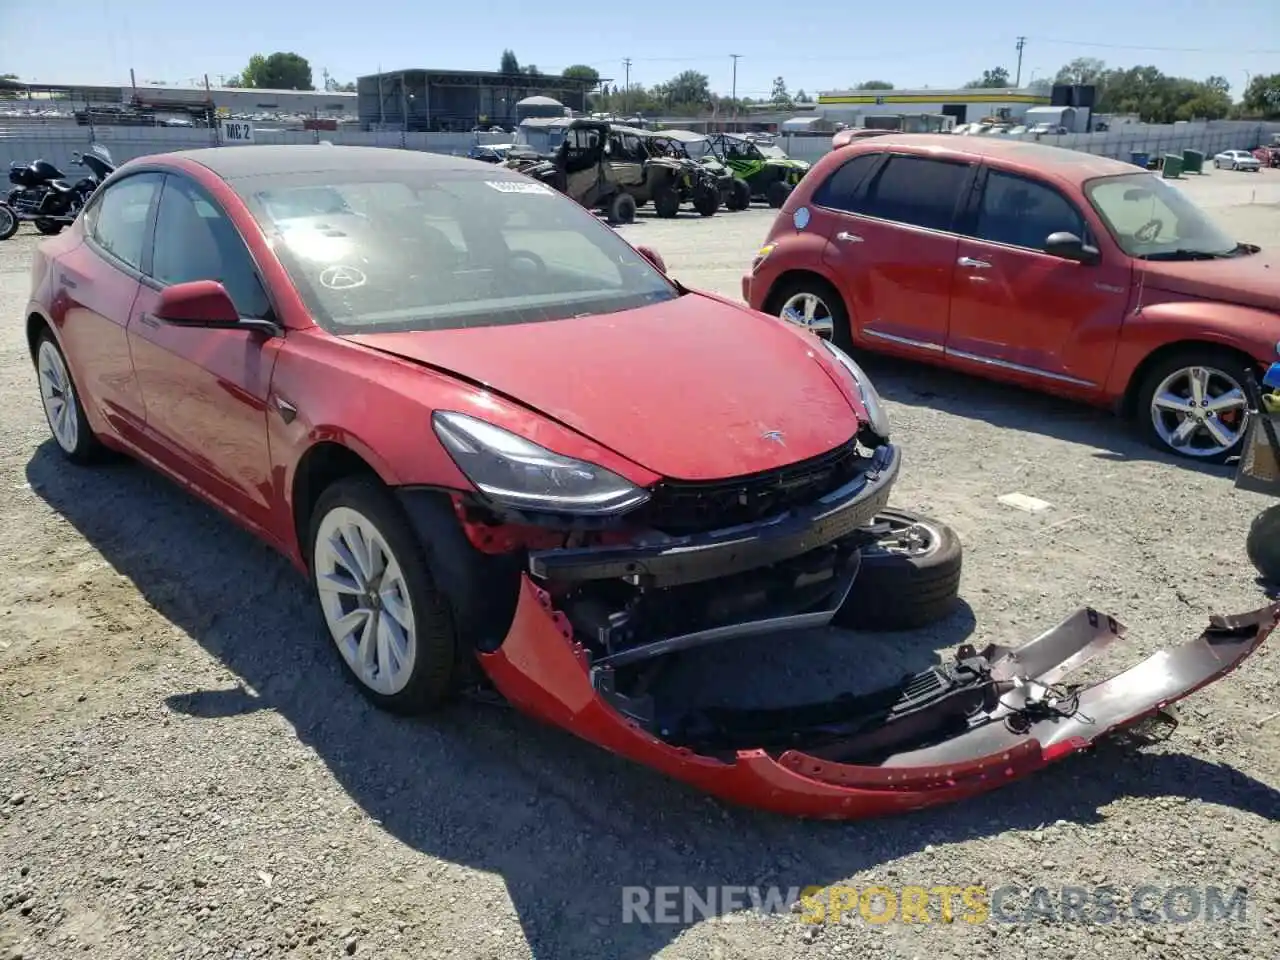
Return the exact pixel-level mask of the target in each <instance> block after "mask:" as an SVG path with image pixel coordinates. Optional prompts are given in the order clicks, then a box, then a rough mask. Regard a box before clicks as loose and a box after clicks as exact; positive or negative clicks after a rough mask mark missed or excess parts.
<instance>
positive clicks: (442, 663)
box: [307, 476, 462, 715]
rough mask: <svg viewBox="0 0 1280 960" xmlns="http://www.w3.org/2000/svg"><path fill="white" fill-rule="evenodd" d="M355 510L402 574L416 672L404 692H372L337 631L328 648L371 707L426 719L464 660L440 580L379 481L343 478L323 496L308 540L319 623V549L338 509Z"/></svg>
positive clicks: (454, 684)
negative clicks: (329, 520) (344, 650)
mask: <svg viewBox="0 0 1280 960" xmlns="http://www.w3.org/2000/svg"><path fill="white" fill-rule="evenodd" d="M344 507H345V508H347V509H350V510H354V511H355V512H357V513H358V514H360V515H361V516H362V517H364V518H366V519H367V520H368V521H369V522H370V523H371V524H372V525H373V527H374V528H375V529H376V530H377V532H378V534H379V535H380V536H381V537H382V539H383V541H384V542H385V544H386V545H387V547H388V548H389V550H390V551H391V553H392V554H393V555H394V557H395V561H396V563H398V564H399V567H400V571H401V573H402V574H403V579H404V583H405V584H406V586H407V588H408V590H407V592H408V597H407V598H404V599H405V602H407V603H408V604H409V607H410V610H411V611H412V615H413V622H414V631H413V634H414V635H413V644H414V651H413V656H414V659H413V666H412V667H411V668H410V671H409V679H408V680H407V682H406V683H405V684H404V686H403V688H401V689H400V690H398V691H396V692H394V693H391V694H384V693H381V692H379V691H376V690H374V689H372V688H370V687H369V686H368V685H366V684H365V682H364V681H363V680H362V679H361V678H360V677H359V675H358V674H357V673H356V672H355V671H354V670H353V669H352V668H351V665H350V664H348V663H347V661H346V659H345V658H344V657H343V656H342V654H341V651H339V649H338V642H337V640H336V639H335V638H334V637H333V631H331V630H329V629H328V627H327V621H326V628H325V632H326V633H328V634H329V644H330V646H331V647H332V648H333V651H334V655H335V656H337V658H338V660H339V662H340V663H341V664H342V667H343V669H344V670H345V671H346V673H347V676H348V677H349V678H351V680H352V682H354V683H355V685H356V686H357V687H358V688H359V690H360V692H361V693H362V694H364V695H365V697H367V698H368V699H369V700H370V701H371V702H372V703H374V704H375V705H376V706H378V707H380V708H381V709H383V710H386V711H388V712H390V713H397V714H403V715H412V714H419V713H425V712H427V711H430V710H432V709H435V708H437V707H439V706H441V705H442V704H444V703H446V702H447V701H448V700H449V698H450V696H451V695H452V694H453V693H454V692H455V691H456V689H457V678H458V676H459V674H460V671H461V662H462V658H461V656H460V646H459V643H458V637H457V632H456V631H455V629H454V624H453V618H452V615H451V613H450V610H449V605H448V603H447V602H446V600H445V598H444V597H443V596H442V595H441V593H440V591H439V590H437V588H436V585H435V584H436V580H435V578H434V577H433V576H432V573H431V570H430V568H429V567H428V563H427V559H426V554H425V552H424V550H423V548H422V544H421V543H420V542H419V540H418V538H417V536H416V535H415V534H414V532H413V527H412V525H411V524H410V522H409V519H408V517H406V516H405V513H404V510H403V508H402V507H401V506H400V504H399V503H397V502H396V499H395V497H394V496H392V494H391V492H390V491H389V490H388V489H387V488H386V487H385V486H384V485H383V484H382V483H381V481H379V480H378V479H377V478H375V477H370V476H352V477H344V478H343V479H341V480H338V481H336V482H335V483H333V484H332V485H331V486H329V487H328V488H327V489H325V491H324V492H323V493H322V494H320V497H319V499H318V500H317V502H316V507H315V510H314V511H313V512H312V515H311V522H310V526H309V530H308V539H307V560H308V566H309V568H310V570H311V583H312V589H313V590H315V595H316V604H317V607H318V608H319V610H320V616H321V620H322V621H325V612H324V608H323V604H322V602H321V600H320V589H319V586H318V577H317V572H318V571H317V563H316V548H317V539H318V537H319V535H320V533H321V529H322V527H323V525H324V522H325V519H326V517H328V516H329V514H330V513H332V512H333V511H334V510H336V509H338V508H344Z"/></svg>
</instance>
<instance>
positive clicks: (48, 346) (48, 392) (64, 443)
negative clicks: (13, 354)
mask: <svg viewBox="0 0 1280 960" xmlns="http://www.w3.org/2000/svg"><path fill="white" fill-rule="evenodd" d="M36 375H37V376H38V377H39V378H40V400H41V403H42V405H43V406H44V416H45V420H47V421H48V423H49V432H50V433H52V434H53V439H54V442H55V443H57V445H58V449H59V450H61V451H62V455H63V456H64V457H66V458H67V459H68V460H70V461H71V462H72V463H77V464H81V465H87V464H90V463H95V462H97V461H98V460H100V459H102V457H103V455H104V454H105V453H106V448H105V447H103V446H102V444H101V443H100V442H99V441H98V438H97V437H96V436H94V433H93V429H92V428H91V427H90V426H89V418H88V417H86V416H85V413H84V405H83V404H81V402H80V396H79V394H78V393H77V392H76V387H75V383H74V382H73V381H72V379H71V372H70V369H69V368H68V367H67V359H66V357H64V356H63V354H62V348H61V347H59V346H58V344H57V341H55V340H54V339H53V334H52V333H50V332H49V330H47V329H46V330H45V331H44V332H43V333H41V334H40V338H39V340H37V342H36Z"/></svg>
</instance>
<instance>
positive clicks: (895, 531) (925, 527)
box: [863, 516, 942, 558]
mask: <svg viewBox="0 0 1280 960" xmlns="http://www.w3.org/2000/svg"><path fill="white" fill-rule="evenodd" d="M874 522H875V523H877V524H881V523H883V524H888V526H889V532H888V533H886V534H885V535H884V536H882V537H881V538H880V539H879V540H877V541H876V542H875V543H874V544H872V545H871V546H870V547H864V548H863V552H864V553H865V552H866V551H868V550H870V551H875V552H877V553H894V554H898V555H900V556H904V557H916V558H919V557H927V556H929V555H930V554H931V553H935V552H937V550H938V548H939V547H940V546H941V545H942V532H941V531H940V530H938V529H937V528H935V527H934V526H933V525H932V524H930V523H928V522H926V521H924V520H912V521H910V522H908V521H906V520H903V519H899V518H897V517H892V516H888V517H886V516H880V517H876V518H875V521H874Z"/></svg>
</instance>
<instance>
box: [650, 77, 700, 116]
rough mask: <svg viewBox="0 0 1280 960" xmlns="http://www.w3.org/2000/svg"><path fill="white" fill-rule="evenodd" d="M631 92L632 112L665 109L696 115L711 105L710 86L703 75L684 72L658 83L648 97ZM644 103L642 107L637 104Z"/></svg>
mask: <svg viewBox="0 0 1280 960" xmlns="http://www.w3.org/2000/svg"><path fill="white" fill-rule="evenodd" d="M638 93H639V91H634V90H633V91H632V96H631V109H632V110H637V111H638V110H653V109H667V110H670V111H671V112H673V113H680V114H685V115H696V114H697V113H699V112H701V111H702V110H704V109H705V108H706V107H707V106H708V105H709V104H710V103H711V84H710V81H709V80H708V79H707V75H706V74H705V73H699V72H698V71H697V70H685V71H683V72H681V73H678V74H676V75H675V76H674V77H672V78H671V79H670V80H668V81H667V82H666V83H660V84H658V85H657V86H656V87H654V88H653V90H651V91H649V93H648V95H647V96H645V95H639V96H638V95H637V94H638ZM641 103H644V104H645V105H644V106H639V104H641Z"/></svg>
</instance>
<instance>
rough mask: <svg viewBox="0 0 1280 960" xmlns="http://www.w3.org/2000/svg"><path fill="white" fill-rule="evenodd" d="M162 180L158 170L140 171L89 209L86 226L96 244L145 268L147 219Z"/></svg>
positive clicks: (117, 257)
mask: <svg viewBox="0 0 1280 960" xmlns="http://www.w3.org/2000/svg"><path fill="white" fill-rule="evenodd" d="M160 181H161V176H160V174H157V173H139V174H136V175H134V176H132V177H126V178H124V179H123V180H117V181H116V182H115V183H113V184H111V185H110V186H109V187H107V189H106V190H104V191H103V192H102V194H100V196H99V198H98V202H97V203H95V204H93V206H92V207H91V208H90V210H89V211H87V212H86V216H85V226H86V228H87V229H88V232H89V236H90V237H92V238H93V241H94V243H96V244H97V245H98V246H99V247H101V248H102V249H103V250H105V251H106V252H107V253H109V254H111V255H112V256H113V257H115V258H116V259H118V260H120V261H121V262H123V263H126V264H128V265H129V266H131V267H133V268H134V269H135V270H138V269H141V267H142V247H143V243H144V241H145V240H146V236H147V220H148V217H149V215H150V213H151V202H152V200H154V199H155V195H156V190H158V189H159V187H160Z"/></svg>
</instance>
